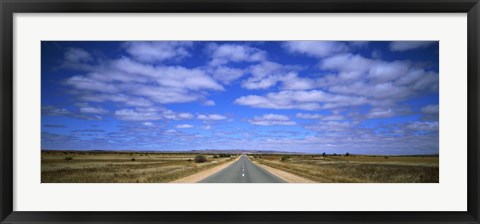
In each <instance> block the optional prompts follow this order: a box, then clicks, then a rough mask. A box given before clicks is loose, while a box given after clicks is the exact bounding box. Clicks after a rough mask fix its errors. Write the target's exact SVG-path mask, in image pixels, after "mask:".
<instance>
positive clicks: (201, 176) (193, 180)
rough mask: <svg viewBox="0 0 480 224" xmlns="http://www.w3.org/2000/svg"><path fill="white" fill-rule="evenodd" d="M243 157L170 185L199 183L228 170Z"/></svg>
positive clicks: (175, 181)
mask: <svg viewBox="0 0 480 224" xmlns="http://www.w3.org/2000/svg"><path fill="white" fill-rule="evenodd" d="M240 157H241V156H238V157H237V158H236V159H234V160H232V161H229V162H226V163H223V164H221V165H218V166H215V167H212V168H210V169H208V170H204V171H201V172H198V173H196V174H193V175H190V176H187V177H184V178H180V179H177V180H174V181H172V182H170V183H197V182H199V181H201V180H203V179H205V178H207V177H209V176H211V175H213V174H216V173H218V172H220V171H221V170H223V169H225V168H227V167H228V166H230V165H232V164H233V163H234V162H236V161H238V160H239V159H240Z"/></svg>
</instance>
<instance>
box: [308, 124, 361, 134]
mask: <svg viewBox="0 0 480 224" xmlns="http://www.w3.org/2000/svg"><path fill="white" fill-rule="evenodd" d="M352 126H353V125H352V123H350V122H348V121H326V122H321V123H319V124H318V125H307V126H305V128H307V129H309V130H313V131H332V132H342V131H349V130H351V128H352Z"/></svg>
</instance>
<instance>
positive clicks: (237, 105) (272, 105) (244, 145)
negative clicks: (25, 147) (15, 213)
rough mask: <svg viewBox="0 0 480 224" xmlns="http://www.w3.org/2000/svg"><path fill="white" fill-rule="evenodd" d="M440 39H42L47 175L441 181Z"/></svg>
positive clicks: (68, 178)
mask: <svg viewBox="0 0 480 224" xmlns="http://www.w3.org/2000/svg"><path fill="white" fill-rule="evenodd" d="M439 44H440V43H439V41H438V40H432V41H425V40H422V41H418V40H385V41H378V40H375V41H364V40H362V41H352V40H284V41H277V40H255V41H253V40H248V41H243V40H242V41H230V40H228V41H224V40H211V41H206V40H201V41H197V40H192V41H185V40H180V41H179V40H168V41H167V40H148V41H146V40H145V41H130V40H125V41H93V40H88V41H41V84H39V85H41V96H40V98H41V130H35V131H36V133H38V131H40V132H41V148H40V149H38V150H39V152H38V153H40V154H41V183H42V184H54V183H171V184H188V183H199V184H201V183H207V184H208V183H284V184H287V183H290V184H299V183H308V184H322V183H380V184H381V183H419V184H421V183H440V180H439V172H440V170H439V158H440V153H439V126H440V124H439V108H440V105H439V75H440V74H439ZM442 65H443V64H442ZM25 66H28V65H25ZM442 72H443V70H442ZM442 99H443V98H442ZM442 103H443V101H442ZM37 105H38V104H37ZM444 105H445V104H444ZM35 107H36V108H38V106H35ZM442 122H443V120H442ZM37 147H38V146H37ZM37 147H35V148H34V150H37ZM442 152H443V151H442ZM36 161H38V159H36ZM442 180H443V178H442Z"/></svg>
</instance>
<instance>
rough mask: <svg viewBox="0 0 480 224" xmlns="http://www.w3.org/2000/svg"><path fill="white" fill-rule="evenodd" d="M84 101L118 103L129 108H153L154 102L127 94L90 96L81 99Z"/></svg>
mask: <svg viewBox="0 0 480 224" xmlns="http://www.w3.org/2000/svg"><path fill="white" fill-rule="evenodd" d="M80 98H81V99H82V100H85V101H89V102H99V103H101V102H107V101H109V102H116V103H123V104H125V105H127V106H134V107H148V106H152V102H150V101H149V100H147V99H145V98H142V97H132V96H128V95H125V94H89V95H83V96H81V97H80Z"/></svg>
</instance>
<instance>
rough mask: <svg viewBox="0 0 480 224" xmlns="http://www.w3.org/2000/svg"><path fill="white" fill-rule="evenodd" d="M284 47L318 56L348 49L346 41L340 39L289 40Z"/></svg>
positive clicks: (291, 50) (325, 55)
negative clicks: (339, 40)
mask: <svg viewBox="0 0 480 224" xmlns="http://www.w3.org/2000/svg"><path fill="white" fill-rule="evenodd" d="M283 47H284V48H286V49H287V50H288V51H289V52H292V53H302V54H305V55H308V56H312V57H318V58H322V57H327V56H331V55H333V54H336V53H340V52H345V51H347V50H348V46H347V45H346V44H345V43H343V42H338V41H288V42H285V43H284V44H283Z"/></svg>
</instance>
